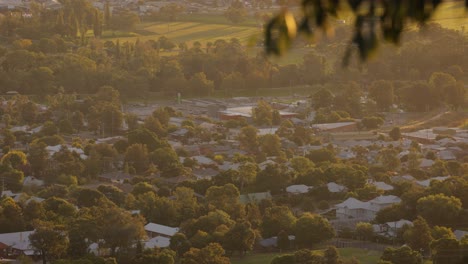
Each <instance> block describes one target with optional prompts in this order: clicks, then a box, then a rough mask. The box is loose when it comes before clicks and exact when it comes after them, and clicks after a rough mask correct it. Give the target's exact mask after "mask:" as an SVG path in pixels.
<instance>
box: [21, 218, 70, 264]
mask: <svg viewBox="0 0 468 264" xmlns="http://www.w3.org/2000/svg"><path fill="white" fill-rule="evenodd" d="M29 240H30V242H31V246H32V247H33V248H35V249H36V250H38V251H39V252H41V257H42V263H43V264H46V263H47V260H53V259H58V258H60V257H61V256H62V255H64V254H65V252H66V250H67V247H68V239H67V236H66V234H65V232H64V228H63V227H61V226H57V225H54V224H53V223H48V222H37V223H36V226H35V230H34V233H32V234H31V235H29Z"/></svg>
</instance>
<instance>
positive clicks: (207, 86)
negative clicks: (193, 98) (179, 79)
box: [189, 72, 214, 95]
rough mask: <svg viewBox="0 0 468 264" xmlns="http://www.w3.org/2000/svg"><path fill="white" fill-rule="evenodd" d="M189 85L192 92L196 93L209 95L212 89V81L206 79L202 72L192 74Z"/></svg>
mask: <svg viewBox="0 0 468 264" xmlns="http://www.w3.org/2000/svg"><path fill="white" fill-rule="evenodd" d="M189 85H190V90H191V91H192V93H193V94H196V95H210V94H211V93H212V92H213V90H214V85H213V81H210V80H208V79H206V75H205V74H204V73H203V72H199V73H196V74H195V75H193V76H192V78H191V79H190V82H189Z"/></svg>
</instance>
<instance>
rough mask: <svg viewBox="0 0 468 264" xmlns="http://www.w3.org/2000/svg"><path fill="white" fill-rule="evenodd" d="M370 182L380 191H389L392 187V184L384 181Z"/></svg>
mask: <svg viewBox="0 0 468 264" xmlns="http://www.w3.org/2000/svg"><path fill="white" fill-rule="evenodd" d="M371 184H372V185H374V186H375V187H376V188H377V189H379V190H382V191H391V190H393V189H394V188H393V186H391V185H390V184H386V183H385V182H371Z"/></svg>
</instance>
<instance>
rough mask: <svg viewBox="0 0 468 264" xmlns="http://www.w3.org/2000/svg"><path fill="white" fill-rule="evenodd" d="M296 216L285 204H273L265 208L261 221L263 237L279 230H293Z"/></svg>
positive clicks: (275, 233) (273, 234) (272, 234)
mask: <svg viewBox="0 0 468 264" xmlns="http://www.w3.org/2000/svg"><path fill="white" fill-rule="evenodd" d="M295 222H296V217H294V215H293V214H292V213H291V210H290V209H289V208H288V207H286V206H273V207H269V208H267V209H266V210H265V213H264V215H263V221H262V226H261V229H262V235H263V237H271V236H275V235H277V234H278V233H279V232H280V231H285V232H287V233H290V232H291V231H293V228H294V225H295Z"/></svg>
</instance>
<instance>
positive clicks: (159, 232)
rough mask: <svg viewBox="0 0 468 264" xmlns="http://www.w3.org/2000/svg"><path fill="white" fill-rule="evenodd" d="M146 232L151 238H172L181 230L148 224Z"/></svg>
mask: <svg viewBox="0 0 468 264" xmlns="http://www.w3.org/2000/svg"><path fill="white" fill-rule="evenodd" d="M145 231H146V234H147V235H148V237H149V238H154V237H157V236H162V237H166V238H171V237H172V236H173V235H175V233H177V232H179V228H178V227H170V226H165V225H159V224H155V223H148V224H146V225H145Z"/></svg>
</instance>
